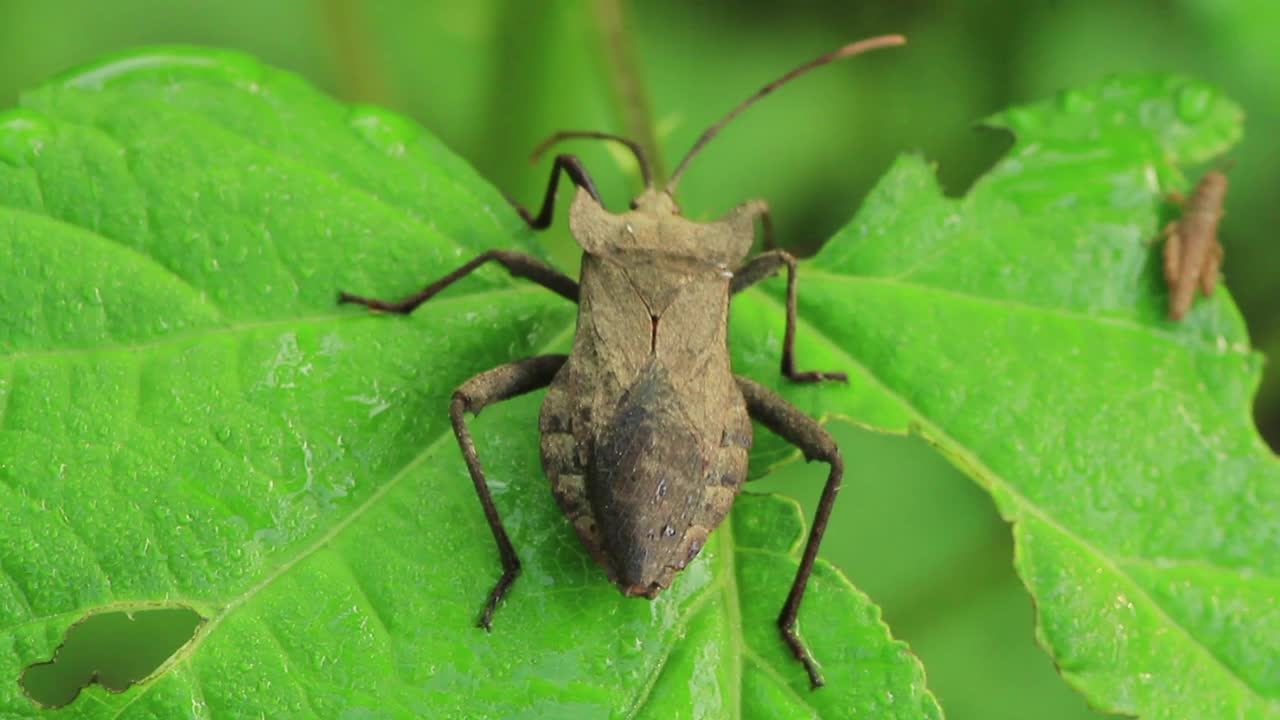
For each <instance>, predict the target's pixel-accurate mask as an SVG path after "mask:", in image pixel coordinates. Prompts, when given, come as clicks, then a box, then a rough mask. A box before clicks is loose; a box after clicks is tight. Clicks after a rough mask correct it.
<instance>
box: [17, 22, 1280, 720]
mask: <svg viewBox="0 0 1280 720" xmlns="http://www.w3.org/2000/svg"><path fill="white" fill-rule="evenodd" d="M624 10H625V12H624V13H623V15H624V16H625V17H622V18H621V19H620V18H619V16H618V15H617V13H618V11H619V8H618V7H617V6H616V4H615V2H614V0H545V1H544V2H528V1H523V2H521V1H518V0H507V1H505V2H504V1H502V0H473V1H472V2H467V3H458V2H444V1H443V0H441V1H439V2H414V1H411V0H372V1H370V2H357V1H356V0H325V1H316V2H304V1H302V0H220V1H219V2H200V1H197V0H184V1H182V2H176V1H170V2H164V1H162V0H111V2H93V1H89V0H84V1H78V2H72V1H69V0H0V106H9V105H12V104H13V103H14V102H15V101H16V99H17V97H18V95H19V93H20V92H21V91H22V90H23V89H24V88H27V87H31V86H34V85H36V84H38V83H40V82H41V81H43V80H44V79H46V78H48V77H49V76H50V75H52V74H54V73H57V72H61V71H63V70H65V69H67V68H69V67H72V66H75V65H77V64H80V63H83V62H86V61H89V60H91V59H94V58H96V57H97V56H100V55H102V54H104V53H108V52H111V51H115V50H119V49H123V48H127V47H131V46H136V45H142V44H162V43H194V44H202V45H212V46H220V47H229V48H236V49H240V50H244V51H247V52H250V53H252V54H254V55H257V56H259V57H260V58H262V59H263V60H265V61H266V62H268V63H271V64H274V65H277V66H280V67H283V68H287V69H291V70H294V71H296V72H298V73H300V74H302V75H304V76H306V77H307V78H309V79H310V80H311V81H312V82H314V83H316V84H317V85H319V86H320V87H322V88H324V89H326V90H328V91H330V92H332V93H334V94H335V95H337V96H338V97H340V98H343V99H347V100H351V101H360V102H373V103H377V104H381V105H385V106H388V107H391V108H393V109H396V110H399V111H401V112H404V113H405V114H407V115H410V116H412V117H414V118H416V119H417V120H418V121H420V122H421V123H422V124H423V125H425V126H426V127H427V128H429V129H430V130H431V131H433V132H434V133H436V134H437V135H438V136H440V137H441V138H442V139H443V140H444V141H445V142H446V143H447V144H449V145H450V146H451V147H452V148H454V150H456V151H457V152H458V153H460V154H461V155H462V156H463V157H465V158H467V159H468V160H470V161H471V162H472V163H473V164H474V165H475V166H476V167H478V168H479V169H480V171H481V173H482V174H484V175H485V176H486V177H488V178H490V179H491V180H492V181H493V182H494V183H495V184H496V185H497V186H498V187H500V188H502V189H504V190H506V191H507V192H509V193H511V194H512V195H513V196H514V197H516V198H519V199H521V200H523V201H525V202H528V203H532V202H533V201H534V200H535V199H536V198H540V196H541V192H542V190H543V187H544V185H545V182H546V174H547V165H546V163H543V164H542V165H539V166H536V167H534V166H530V165H529V164H527V163H526V162H525V161H524V159H525V157H526V156H527V154H528V152H529V150H530V149H532V148H533V147H534V145H535V144H536V143H537V141H538V140H540V139H541V138H543V137H545V136H546V135H547V134H549V133H550V132H552V131H554V130H558V129H566V128H598V129H604V130H612V131H616V132H625V131H627V130H628V129H629V127H628V125H629V122H628V119H627V117H628V115H627V113H626V112H624V111H623V110H622V108H624V107H635V104H634V103H630V104H628V103H626V102H621V101H620V100H619V97H620V94H619V91H618V87H619V86H618V82H617V79H618V77H619V74H618V73H619V67H621V65H619V62H620V61H619V58H622V59H623V60H624V61H625V59H626V58H627V57H630V59H631V60H632V61H633V62H634V67H635V68H636V71H635V75H634V76H633V77H635V78H637V79H638V80H639V82H640V83H641V86H642V89H643V93H644V95H645V97H646V98H647V105H648V107H649V108H650V109H651V113H652V119H653V126H654V127H656V129H657V130H656V136H657V139H658V143H659V145H660V146H661V147H662V149H663V155H664V159H665V165H666V168H667V170H668V171H670V169H671V168H672V166H673V165H674V164H675V161H676V160H677V159H678V158H679V157H680V155H682V154H683V152H684V151H685V149H686V148H687V147H688V146H689V145H690V143H692V141H693V139H694V138H695V137H696V136H697V134H698V133H699V132H700V131H701V130H702V128H703V127H705V126H706V125H707V124H709V123H710V122H712V121H713V120H715V119H716V118H717V117H719V116H720V115H721V114H722V113H723V112H725V111H726V110H728V109H729V108H730V107H731V106H732V105H734V104H735V103H736V102H738V101H739V100H741V99H743V98H745V97H746V96H747V95H748V94H749V93H750V92H752V91H754V90H755V89H756V88H757V87H759V86H760V85H761V84H762V83H763V82H765V81H767V80H768V79H770V78H772V77H774V76H775V75H777V74H779V73H780V72H782V71H784V70H786V69H788V68H790V67H792V66H794V65H796V64H797V63H799V62H801V61H804V60H807V59H809V58H810V57H812V56H814V55H816V54H818V53H820V52H824V51H826V50H829V49H831V48H833V47H835V46H837V45H839V44H842V43H844V42H847V41H849V40H852V39H857V38H861V37H865V36H869V35H874V34H880V33H886V32H901V33H905V34H907V35H908V36H909V37H910V42H911V44H910V45H909V46H908V47H907V48H905V49H899V50H891V51H883V52H880V53H876V54H873V55H869V56H867V57H863V58H858V59H856V60H852V61H848V62H844V63H841V64H838V65H834V66H832V67H829V68H826V69H824V70H823V71H821V72H819V73H815V74H813V75H811V76H808V77H806V78H805V79H804V80H802V81H799V82H797V83H796V84H794V85H792V86H789V87H788V88H787V89H786V90H785V91H782V92H780V93H778V94H777V95H776V96H774V97H773V98H771V99H770V100H769V101H768V102H766V103H763V104H761V105H759V106H757V107H755V108H753V109H752V110H751V111H750V112H749V113H747V114H746V115H745V116H743V117H742V118H741V119H740V120H738V121H736V122H735V123H734V124H733V125H732V126H730V128H729V129H728V130H727V131H726V132H725V133H724V134H723V135H722V136H721V137H720V138H719V139H718V140H717V141H716V142H715V143H713V144H712V145H710V146H709V148H708V150H707V151H706V152H705V153H704V154H703V155H702V157H701V158H700V159H699V160H698V162H697V163H695V164H694V165H693V166H692V167H691V169H690V171H689V173H688V175H687V176H686V179H685V180H684V181H683V182H682V184H681V201H682V204H683V205H684V206H685V209H686V211H687V214H689V215H691V216H694V217H709V216H712V215H715V214H718V213H719V212H721V211H723V210H725V209H727V208H728V207H730V206H732V205H733V204H735V203H736V202H738V201H740V200H743V199H745V198H748V197H763V198H766V199H768V200H769V202H770V203H771V205H772V207H773V210H774V217H775V222H776V229H777V236H778V239H779V242H780V244H782V245H783V246H787V247H791V248H793V249H795V250H797V251H798V252H802V253H809V252H812V251H813V250H814V249H815V248H816V247H817V246H818V245H820V244H821V242H822V241H823V239H824V238H826V237H828V236H829V235H831V233H832V232H833V231H834V230H835V229H836V228H838V227H839V226H840V225H842V224H843V223H844V222H845V221H846V220H847V219H848V218H849V217H850V216H851V215H852V214H853V213H854V211H855V210H856V208H857V206H858V204H859V202H860V199H861V198H862V196H863V195H864V194H865V193H866V192H867V190H868V189H869V188H870V187H871V185H872V184H873V183H874V182H875V180H876V178H877V177H878V176H879V175H880V174H881V173H882V172H883V171H884V170H885V168H886V167H887V166H888V164H889V162H890V160H891V159H892V158H893V157H894V156H895V155H897V154H899V153H903V152H921V153H923V154H925V155H926V156H927V157H929V158H930V159H931V160H933V161H934V162H936V163H937V165H938V173H939V176H940V177H941V179H942V182H943V185H944V187H945V188H946V189H947V191H948V192H949V193H952V194H955V195H959V194H962V193H964V191H965V189H966V188H967V187H968V185H969V184H970V183H972V182H973V180H974V179H975V178H976V177H978V176H979V175H980V174H981V173H982V172H983V171H984V169H985V168H987V167H988V166H989V165H990V163H991V162H993V161H994V159H995V158H996V157H998V156H999V154H1000V152H1001V151H1002V150H1003V149H1004V148H1005V147H1006V146H1007V145H1008V139H1007V138H1005V137H1002V136H1001V135H999V134H997V133H994V132H989V131H979V130H976V129H975V128H974V123H975V121H977V120H979V119H981V118H982V117H984V116H986V115H989V114H991V113H992V112H994V111H996V110H998V109H1000V108H1002V107H1005V106H1006V105H1009V104H1013V103H1021V102H1026V101H1030V100H1034V99H1038V98H1041V97H1044V96H1046V95H1051V94H1053V93H1054V92H1056V91H1057V90H1059V89H1063V88H1068V87H1071V86H1073V85H1078V84H1082V83H1086V82H1090V81H1092V80H1095V79H1098V78H1100V77H1102V76H1104V75H1106V74H1109V73H1112V72H1118V71H1127V70H1160V71H1180V72H1186V73H1190V74H1193V75H1196V76H1198V77H1200V78H1203V79H1205V80H1208V81H1210V82H1213V83H1215V84H1217V85H1219V86H1220V87H1221V88H1223V90H1224V91H1225V92H1226V93H1227V94H1228V95H1230V96H1231V97H1233V98H1234V99H1236V100H1237V101H1239V102H1240V103H1241V104H1242V105H1243V106H1244V108H1245V110H1246V113H1247V115H1248V120H1247V124H1246V138H1245V142H1244V144H1243V145H1242V146H1241V147H1240V148H1239V149H1238V150H1237V151H1235V152H1234V153H1232V155H1231V156H1230V157H1231V159H1232V160H1234V165H1233V166H1232V167H1231V169H1230V177H1231V182H1232V188H1231V192H1230V195H1229V197H1228V201H1227V213H1228V214H1227V217H1226V219H1225V221H1224V223H1223V228H1222V237H1223V244H1224V245H1225V246H1226V250H1227V260H1226V266H1225V274H1226V277H1227V285H1228V287H1230V289H1231V291H1232V292H1233V293H1234V294H1235V296H1236V298H1237V299H1238V301H1239V303H1240V305H1241V306H1242V308H1243V310H1244V313H1245V316H1246V317H1247V318H1248V321H1249V325H1250V327H1251V328H1252V332H1253V337H1254V341H1255V344H1256V345H1257V346H1258V347H1259V348H1261V349H1262V350H1264V351H1270V354H1271V355H1276V354H1278V353H1280V303H1278V302H1277V300H1280V294H1278V293H1277V291H1276V285H1277V282H1278V281H1280V253H1276V252H1274V251H1273V250H1272V245H1273V244H1274V243H1275V237H1274V229H1275V228H1277V227H1280V203H1276V202H1274V201H1273V200H1271V195H1272V194H1273V193H1274V192H1275V188H1277V187H1280V165H1277V164H1276V162H1275V159H1276V158H1277V157H1280V132H1277V131H1278V130H1280V82H1277V80H1276V79H1277V78H1278V77H1280V49H1277V44H1276V43H1275V39H1276V37H1277V34H1276V28H1280V3H1275V2H1274V1H1273V0H1239V1H1237V2H1227V1H1219V0H1159V1H1157V0H1130V1H1129V2H1125V3H1117V2H1111V1H1103V0H1074V1H1071V2H1068V1H1067V0H1059V1H1053V0H1035V1H1025V2H996V1H994V0H971V1H970V2H963V3H961V2H955V1H952V2H921V1H919V0H913V1H903V0H898V1H894V2H889V1H884V2H864V3H849V2H843V1H841V0H807V1H804V2H791V3H786V4H785V5H784V4H782V3H773V2H761V1H752V2H744V1H742V0H735V1H734V2H728V1H727V0H703V2H699V3H690V2H679V1H678V0H649V1H647V2H645V3H643V4H640V3H636V4H634V5H633V6H628V7H626V8H625V9H624ZM619 23H621V24H619ZM623 64H624V65H625V62H623ZM623 77H627V75H626V74H625V73H624V74H623ZM632 114H633V115H634V112H633V113H632ZM574 150H575V152H579V153H580V155H581V156H582V157H583V158H584V161H585V162H586V164H587V166H588V167H589V168H591V169H592V170H593V174H594V175H595V178H596V180H597V182H598V184H599V185H600V187H601V190H602V192H603V194H604V196H605V198H606V201H607V202H608V203H610V204H611V205H612V206H613V207H615V208H621V207H623V206H624V205H625V202H626V200H627V199H629V198H630V197H631V195H632V194H633V193H634V191H635V189H636V186H637V182H636V179H635V175H634V172H632V168H631V167H630V165H629V164H628V163H627V161H626V159H625V158H622V157H620V155H619V154H618V153H615V152H611V151H610V150H609V149H608V148H604V147H599V146H595V145H591V144H585V145H581V146H577V147H575V148H574ZM560 217H563V214H561V215H560ZM547 242H548V246H549V249H550V251H551V252H552V254H553V256H554V257H555V258H556V259H557V260H558V261H559V262H561V263H563V264H571V263H572V259H573V257H574V250H573V245H572V244H571V241H570V240H569V239H568V237H567V235H566V234H565V233H564V231H563V227H561V229H560V231H559V232H553V233H550V234H549V235H548V236H547ZM801 287H802V288H803V281H802V282H801ZM802 291H803V290H802ZM1256 413H1257V418H1258V422H1259V425H1260V426H1261V427H1262V428H1263V430H1264V433H1265V434H1266V435H1267V436H1268V439H1269V440H1270V442H1271V443H1272V446H1273V447H1276V446H1277V444H1278V443H1280V374H1278V373H1277V370H1276V366H1275V365H1274V364H1270V365H1268V369H1267V377H1266V379H1265V380H1264V383H1263V388H1262V392H1261V394H1260V396H1259V400H1258V404H1257V408H1256ZM836 433H837V439H838V440H839V441H840V443H841V446H842V447H843V449H844V451H845V455H846V457H847V458H849V460H848V464H849V467H850V472H849V478H848V480H847V481H846V486H845V487H846V489H845V492H844V493H843V496H842V498H841V503H840V504H839V506H838V507H837V510H836V515H835V517H834V519H833V522H832V528H831V530H830V532H829V535H828V540H827V542H826V544H825V546H824V548H823V550H824V553H825V555H826V557H827V558H829V559H830V560H832V561H833V562H835V563H836V564H838V565H839V566H841V567H842V568H843V569H844V570H845V572H846V573H847V574H848V575H849V577H850V578H852V579H853V581H854V582H855V583H856V584H857V585H858V586H859V587H860V588H862V589H863V590H864V591H866V592H867V593H868V594H870V595H871V597H872V598H873V599H874V600H875V601H876V602H877V603H879V604H880V605H881V606H882V607H883V608H884V612H885V616H886V619H887V621H888V622H889V624H890V626H891V627H892V628H893V631H894V632H895V634H896V635H897V636H898V637H901V638H904V639H905V640H907V641H908V642H910V643H911V645H912V647H913V648H914V649H915V650H916V651H917V652H918V653H919V654H920V656H921V657H922V658H923V660H924V663H925V667H926V669H927V671H928V673H929V678H930V685H931V687H932V688H933V689H934V691H935V692H936V693H937V694H938V696H939V698H940V699H941V701H942V703H943V706H944V707H945V708H946V710H947V713H948V715H949V717H951V718H953V719H957V720H966V719H968V718H983V719H985V720H996V719H1000V718H1026V717H1036V718H1044V719H1045V720H1052V719H1055V718H1084V717H1096V715H1095V714H1094V713H1092V712H1091V711H1089V710H1088V709H1087V708H1086V706H1085V703H1084V702H1083V701H1082V700H1081V699H1079V698H1078V697H1077V696H1075V694H1074V693H1073V692H1071V690H1070V689H1069V688H1068V687H1067V686H1066V684H1065V683H1064V682H1063V681H1062V680H1061V679H1060V678H1059V677H1058V676H1057V675H1056V674H1055V673H1054V670H1053V666H1052V663H1051V662H1050V660H1049V658H1048V657H1047V656H1046V655H1045V654H1044V653H1042V652H1041V651H1039V650H1038V649H1037V648H1036V647H1035V644H1034V633H1033V616H1032V609H1031V603H1030V599H1029V598H1028V596H1027V595H1026V593H1025V592H1023V590H1022V588H1021V585H1020V584H1019V583H1018V580H1017V578H1016V577H1015V576H1014V574H1013V572H1012V569H1011V557H1012V546H1011V541H1010V537H1009V531H1008V528H1007V527H1006V526H1005V525H1004V524H1003V523H1002V522H1000V520H999V519H998V518H997V517H996V515H995V513H994V511H993V509H992V507H991V503H990V501H989V500H988V499H987V498H986V496H985V495H984V494H982V493H981V492H980V491H979V490H978V489H977V488H976V486H974V485H973V484H972V483H971V482H969V481H968V480H967V479H965V478H964V477H963V476H961V475H959V474H958V473H957V472H956V471H955V470H953V469H951V468H950V467H949V466H947V465H946V464H945V463H944V462H943V461H942V460H941V459H939V458H938V457H937V456H936V455H935V454H934V453H932V451H931V450H929V449H928V448H927V447H925V446H924V444H923V443H921V442H919V441H918V440H916V439H909V438H893V437H882V436H875V435H872V434H870V433H867V432H863V431H860V430H857V429H855V428H852V427H848V426H841V427H837V428H836ZM821 479H822V475H821V469H820V468H817V467H814V468H807V467H803V466H800V465H793V466H789V467H788V468H786V469H785V470H784V471H782V472H780V473H778V474H776V475H774V476H772V477H770V478H769V479H767V480H765V481H763V482H762V483H761V485H763V486H764V487H765V489H771V490H779V491H782V492H786V493H788V494H793V495H796V496H798V497H800V498H801V500H802V501H804V502H805V503H806V506H807V507H808V508H809V509H810V510H811V509H812V503H813V501H814V500H815V499H816V497H817V494H818V490H819V487H820V483H821Z"/></svg>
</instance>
